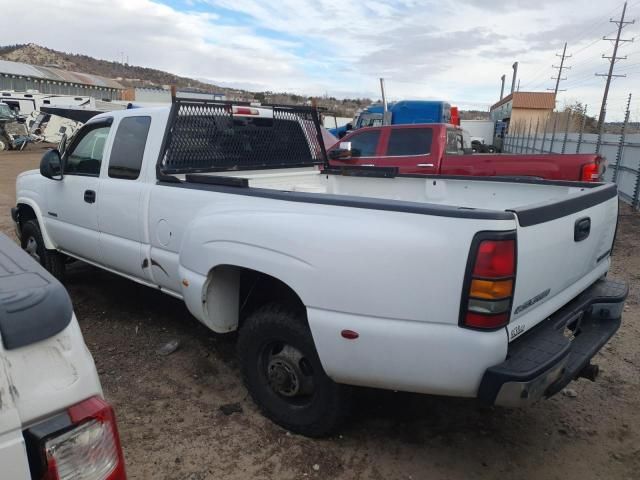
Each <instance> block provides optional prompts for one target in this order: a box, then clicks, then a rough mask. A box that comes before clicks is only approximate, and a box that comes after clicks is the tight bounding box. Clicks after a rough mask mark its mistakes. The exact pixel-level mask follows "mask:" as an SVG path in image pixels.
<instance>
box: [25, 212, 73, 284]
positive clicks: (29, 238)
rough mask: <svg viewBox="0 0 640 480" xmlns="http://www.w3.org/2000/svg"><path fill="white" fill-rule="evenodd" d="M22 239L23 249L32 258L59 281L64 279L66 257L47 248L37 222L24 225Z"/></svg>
mask: <svg viewBox="0 0 640 480" xmlns="http://www.w3.org/2000/svg"><path fill="white" fill-rule="evenodd" d="M20 238H21V240H20V243H21V246H22V249H23V250H24V251H26V252H27V253H28V254H29V255H31V258H33V259H34V260H35V261H36V262H38V263H39V264H40V265H42V266H43V267H44V268H45V269H46V270H47V271H48V272H49V273H50V274H51V275H53V276H54V277H56V278H57V279H58V280H62V279H63V277H64V257H63V256H62V255H60V254H59V253H58V252H56V251H55V250H47V249H46V248H45V246H44V240H43V239H42V232H41V231H40V226H39V225H38V221H37V220H27V221H26V222H24V223H23V224H22V228H21V231H20Z"/></svg>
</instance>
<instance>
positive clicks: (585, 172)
mask: <svg viewBox="0 0 640 480" xmlns="http://www.w3.org/2000/svg"><path fill="white" fill-rule="evenodd" d="M462 132H463V131H462V129H460V128H458V127H456V126H454V125H448V124H444V123H442V124H440V123H433V124H415V125H388V126H380V127H369V128H361V129H358V130H356V131H354V132H351V133H349V134H347V135H346V136H345V137H343V138H342V139H341V141H340V142H338V143H336V144H335V145H333V146H332V147H331V148H330V149H329V151H328V154H329V163H330V165H331V166H334V167H337V166H351V165H360V166H376V167H398V169H399V173H412V174H416V173H417V174H424V175H469V176H518V177H522V176H527V177H539V178H544V179H549V180H576V181H588V182H590V181H599V180H600V179H601V177H602V174H603V173H604V169H605V165H606V162H605V159H604V158H603V157H601V156H600V155H596V154H556V153H545V154H471V153H470V150H467V149H465V148H464V141H463V133H462ZM467 152H469V153H467Z"/></svg>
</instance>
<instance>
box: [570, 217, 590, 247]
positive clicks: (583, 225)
mask: <svg viewBox="0 0 640 480" xmlns="http://www.w3.org/2000/svg"><path fill="white" fill-rule="evenodd" d="M589 233H591V218H589V217H586V218H581V219H579V220H576V223H575V224H574V227H573V240H574V241H575V242H581V241H582V240H584V239H585V238H587V237H588V236H589Z"/></svg>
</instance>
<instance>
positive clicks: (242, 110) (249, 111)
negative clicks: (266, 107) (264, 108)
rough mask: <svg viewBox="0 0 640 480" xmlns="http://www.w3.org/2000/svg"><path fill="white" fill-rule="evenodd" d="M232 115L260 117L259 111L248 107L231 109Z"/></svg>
mask: <svg viewBox="0 0 640 480" xmlns="http://www.w3.org/2000/svg"><path fill="white" fill-rule="evenodd" d="M232 111H233V114H234V115H260V110H258V109H257V108H250V107H233V110H232Z"/></svg>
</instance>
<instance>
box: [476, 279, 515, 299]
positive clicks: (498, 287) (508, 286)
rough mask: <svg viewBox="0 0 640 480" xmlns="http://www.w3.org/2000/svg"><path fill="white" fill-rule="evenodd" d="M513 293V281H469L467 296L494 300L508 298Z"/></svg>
mask: <svg viewBox="0 0 640 480" xmlns="http://www.w3.org/2000/svg"><path fill="white" fill-rule="evenodd" d="M512 293H513V280H496V281H494V280H478V279H474V280H472V281H471V291H470V292H469V296H471V297H474V298H484V299H488V300H495V299H498V298H505V297H510V296H511V294H512Z"/></svg>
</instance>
